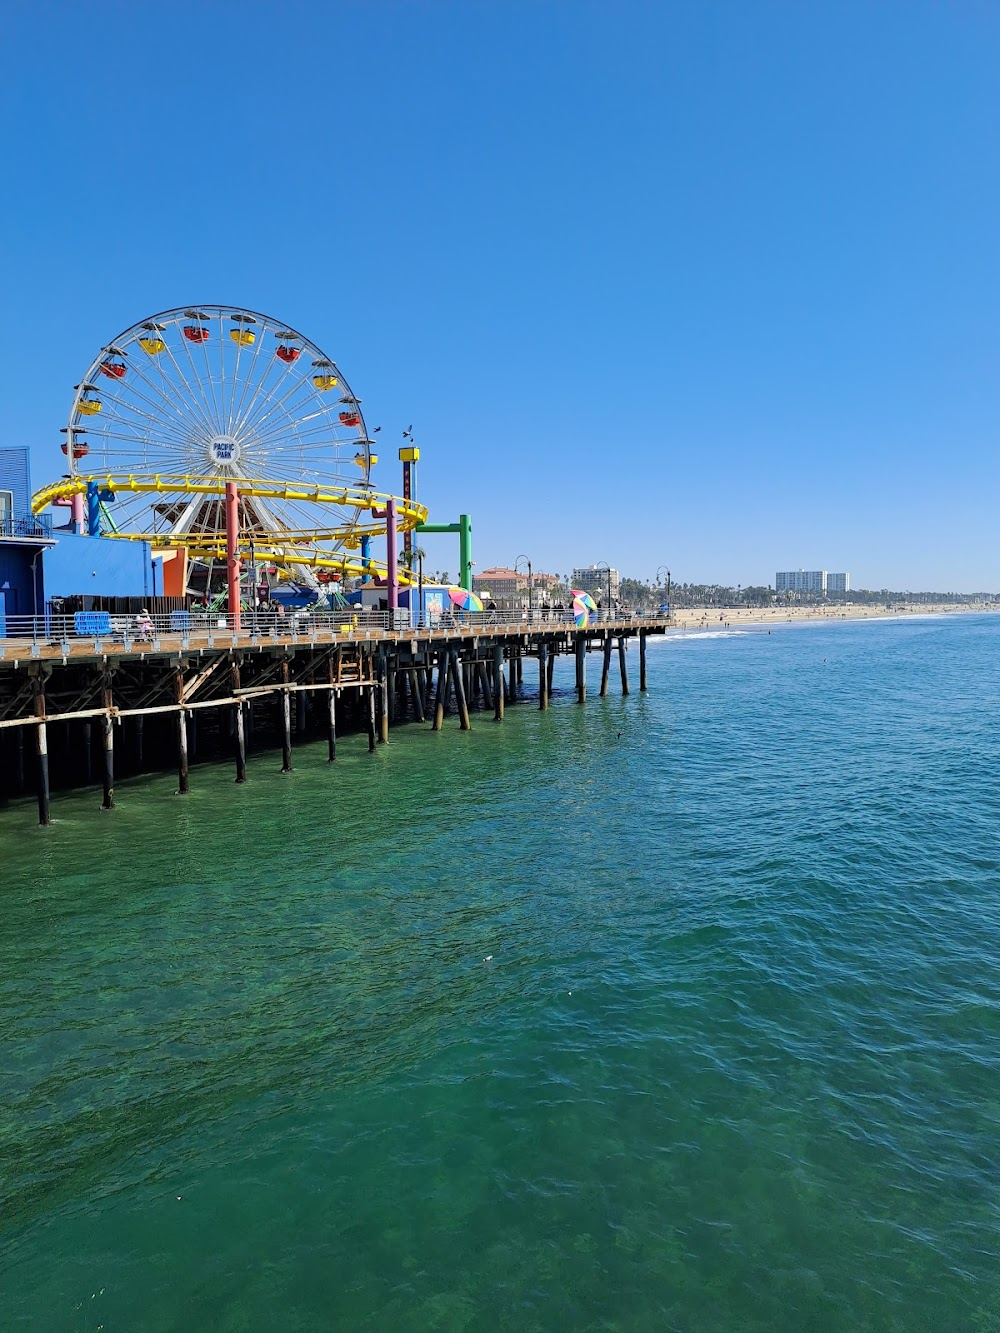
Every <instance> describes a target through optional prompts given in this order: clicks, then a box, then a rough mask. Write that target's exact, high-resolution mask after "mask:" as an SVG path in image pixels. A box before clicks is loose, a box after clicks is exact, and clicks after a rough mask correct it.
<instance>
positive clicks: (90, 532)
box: [73, 481, 101, 537]
mask: <svg viewBox="0 0 1000 1333" xmlns="http://www.w3.org/2000/svg"><path fill="white" fill-rule="evenodd" d="M98 490H99V487H98V485H97V482H96V481H88V482H87V536H88V537H99V536H100V535H101V500H100V496H99V495H98V494H97V492H98ZM73 498H74V500H75V499H76V496H74V497H73ZM74 517H75V516H74ZM81 517H82V515H81Z"/></svg>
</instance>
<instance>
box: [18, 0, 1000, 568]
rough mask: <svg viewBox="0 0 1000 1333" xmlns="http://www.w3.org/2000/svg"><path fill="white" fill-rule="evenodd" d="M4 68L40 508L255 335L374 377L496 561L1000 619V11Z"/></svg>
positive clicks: (550, 8) (232, 23)
mask: <svg viewBox="0 0 1000 1333" xmlns="http://www.w3.org/2000/svg"><path fill="white" fill-rule="evenodd" d="M0 51H2V55H0V62H2V63H0V75H2V78H0V98H2V102H3V105H2V121H3V125H4V158H3V160H4V179H5V184H6V187H7V188H6V189H5V191H4V195H5V198H4V201H3V203H2V205H0V208H2V213H0V243H2V246H3V255H4V259H5V263H4V293H5V297H6V300H5V311H6V317H5V319H4V321H3V327H2V329H0V343H2V347H0V351H2V365H3V367H4V371H5V374H4V400H3V401H4V405H5V408H6V419H5V423H4V426H5V429H4V437H5V442H6V443H8V444H20V443H30V444H31V446H32V449H33V460H34V461H33V478H34V481H35V483H36V484H41V483H42V482H43V481H45V480H47V479H49V478H50V477H51V476H55V475H58V474H59V473H60V472H61V471H62V468H61V466H60V464H61V463H62V461H63V460H62V456H61V455H60V454H59V451H58V450H59V441H60V438H61V437H60V436H59V427H60V426H62V425H64V424H65V421H66V417H67V414H68V411H69V406H70V398H71V389H72V386H73V385H74V384H75V383H76V382H77V381H78V379H79V377H80V375H81V374H82V373H83V370H84V369H85V368H86V366H87V365H88V364H89V362H90V360H91V358H92V357H93V355H94V354H95V353H96V351H97V349H98V348H99V347H100V346H102V345H103V344H105V343H106V342H107V341H109V340H110V339H111V338H112V337H113V336H114V334H115V333H117V332H119V331H120V330H122V329H124V328H126V327H127V326H129V325H131V324H132V323H134V322H135V321H137V320H139V319H141V318H142V317H143V316H144V315H147V314H151V313H153V312H155V311H157V310H160V309H165V308H171V307H176V306H183V305H187V304H190V303H207V302H222V303H228V304H233V305H239V306H245V307H246V308H248V309H257V310H261V311H264V312H267V313H271V314H274V315H277V316H279V317H280V318H282V319H284V320H287V321H288V322H289V323H290V324H292V325H293V326H295V327H297V328H300V329H301V330H302V331H303V332H305V333H306V334H307V335H308V336H309V337H311V338H312V339H313V340H314V341H315V342H316V343H318V344H319V345H320V346H321V347H322V348H324V349H325V350H326V351H327V352H328V353H329V354H330V355H332V356H333V357H335V358H336V359H337V360H338V361H339V362H340V364H341V365H342V367H343V369H344V372H345V374H346V375H347V376H348V377H349V379H350V381H351V384H352V386H353V387H354V389H355V391H356V392H357V393H359V394H360V395H361V396H362V397H363V398H364V400H365V410H366V413H367V415H368V421H369V425H370V426H372V425H378V424H381V425H382V427H383V432H382V438H383V439H384V440H386V441H387V442H388V443H389V445H391V446H393V447H392V448H388V449H387V448H383V450H382V461H381V462H380V464H379V467H378V469H377V471H376V474H375V475H376V480H377V482H378V484H379V485H380V486H381V487H382V488H384V489H398V480H397V475H396V474H397V470H398V464H396V463H395V462H394V452H395V445H396V444H398V443H400V442H401V441H400V440H399V438H398V437H399V433H400V432H401V430H402V428H403V427H404V426H406V425H409V424H410V423H411V422H412V423H414V433H415V435H416V437H417V440H418V442H419V443H420V445H421V447H422V461H421V472H420V493H421V498H422V499H424V500H425V501H426V502H427V503H428V504H429V505H430V507H431V510H432V518H433V519H435V520H437V521H448V520H450V519H452V518H454V517H457V514H458V513H459V511H460V510H467V511H468V512H470V513H471V514H472V516H473V522H474V555H475V558H476V560H477V562H478V563H479V564H480V565H481V566H485V565H487V564H491V563H497V562H504V563H506V562H509V561H512V560H513V558H514V556H516V555H517V554H518V553H520V552H526V553H528V554H529V555H530V556H531V557H532V559H533V561H534V563H535V565H536V567H539V568H546V569H550V570H558V571H563V570H565V569H567V568H569V567H570V566H571V565H573V564H575V563H590V562H596V561H601V560H607V561H609V562H610V563H611V564H614V565H617V566H618V567H619V568H621V569H622V570H623V571H624V572H626V573H630V574H634V575H636V576H639V577H652V576H653V574H654V572H655V570H656V568H657V566H659V565H661V564H667V565H669V566H670V568H671V570H672V572H673V576H674V578H675V579H679V580H682V581H683V580H699V581H700V580H710V581H719V582H731V583H736V582H741V583H744V584H746V583H758V582H770V581H772V580H773V577H774V571H775V569H776V568H794V567H798V566H803V565H804V566H806V567H809V568H815V567H822V568H827V569H833V570H840V569H848V570H850V571H851V573H852V575H853V576H854V580H855V582H856V583H857V584H861V585H866V586H871V587H881V586H884V585H885V586H889V587H898V588H906V587H912V588H917V587H922V588H926V587H936V588H946V587H954V588H964V589H972V588H998V587H1000V543H998V542H997V540H996V532H997V527H998V524H997V515H996V510H997V492H998V486H997V483H998V481H1000V461H998V459H1000V450H998V447H997V435H998V425H1000V411H998V409H1000V399H998V383H1000V380H998V365H1000V355H998V354H1000V330H998V316H1000V300H998V297H1000V282H998V278H1000V248H998V237H1000V216H998V213H1000V208H998V205H1000V177H998V172H997V162H998V160H1000V154H998V148H1000V142H998V140H1000V80H998V78H997V70H998V68H1000V9H997V7H996V6H995V5H992V4H987V3H985V2H983V3H976V2H975V0H949V2H946V0H935V2H934V3H931V2H929V0H905V2H901V3H889V2H888V0H884V2H881V3H880V2H879V0H866V2H865V3H852V0H837V3H822V2H821V0H815V2H814V3H809V4H802V3H801V2H800V0H795V2H794V3H793V2H792V0H788V2H787V3H777V2H771V0H754V3H746V0H697V3H695V2H694V0H692V2H691V3H667V2H666V0H665V2H664V3H660V4H652V3H651V4H640V3H629V0H618V3H610V0H608V2H606V3H600V4H598V3H587V0H575V2H574V3H558V2H553V3H546V2H545V0H532V2H531V3H519V2H518V0H508V2H507V3H504V4H492V3H475V2H474V0H462V2H461V3H446V2H445V0H441V2H440V3H431V2H430V0H427V2H426V3H418V2H416V0H414V2H411V3H398V2H393V0H385V3H380V2H379V0H360V2H359V3H328V4H325V5H312V4H306V3H299V2H298V0H289V2H288V3H284V4H280V5H279V4H275V3H268V4H264V3H257V2H256V0H243V2H242V3H228V2H227V0H217V2H215V3H200V4H194V3H187V2H185V0H179V2H178V3H173V4H170V5H138V4H134V3H132V4H121V3H116V2H115V0H105V2H104V3H101V4H97V3H93V4H89V3H88V4H79V3H76V2H74V3H45V2H44V0H32V3H22V2H21V0H7V3H6V4H5V5H4V6H3V8H2V11H0ZM432 540H433V542H434V545H433V546H431V545H430V543H431V541H432ZM449 543H450V539H447V538H436V539H428V542H427V543H426V544H427V545H428V548H429V550H430V553H431V561H432V564H439V565H441V566H448V567H453V566H454V564H455V552H454V551H453V550H452V547H451V545H450V544H449Z"/></svg>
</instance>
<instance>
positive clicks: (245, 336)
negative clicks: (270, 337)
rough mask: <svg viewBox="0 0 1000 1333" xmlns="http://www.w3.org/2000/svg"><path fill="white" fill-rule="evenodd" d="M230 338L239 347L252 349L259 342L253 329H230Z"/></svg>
mask: <svg viewBox="0 0 1000 1333" xmlns="http://www.w3.org/2000/svg"><path fill="white" fill-rule="evenodd" d="M229 336H230V338H232V340H233V342H234V343H235V344H236V345H237V347H251V346H252V345H253V344H254V343H255V342H256V341H257V335H256V333H254V331H253V329H230V330H229Z"/></svg>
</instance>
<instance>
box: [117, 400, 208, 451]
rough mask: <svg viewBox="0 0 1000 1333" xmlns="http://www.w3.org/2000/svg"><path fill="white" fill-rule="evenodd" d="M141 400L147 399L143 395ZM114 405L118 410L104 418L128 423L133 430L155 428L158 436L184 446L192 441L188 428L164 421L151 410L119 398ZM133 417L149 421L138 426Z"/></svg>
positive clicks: (122, 423) (123, 423)
mask: <svg viewBox="0 0 1000 1333" xmlns="http://www.w3.org/2000/svg"><path fill="white" fill-rule="evenodd" d="M143 401H144V402H146V401H148V400H147V399H146V398H145V397H143ZM115 407H116V408H117V409H118V410H117V411H116V412H114V413H108V415H107V417H106V418H105V420H106V421H108V422H116V423H118V424H120V425H128V426H131V427H132V428H133V429H134V430H153V429H155V431H156V433H157V435H158V436H159V437H160V438H162V439H164V440H165V441H169V442H170V443H172V444H182V445H185V446H186V445H188V444H190V443H191V442H192V441H191V433H190V431H189V430H184V429H183V428H182V427H181V426H178V425H175V424H174V423H173V422H167V421H164V420H163V418H162V417H157V416H156V415H155V414H154V413H152V412H145V411H143V409H142V408H141V407H137V406H136V405H135V404H134V403H132V402H125V401H121V400H120V401H117V402H116V403H115ZM102 415H103V414H102ZM134 417H139V418H142V420H143V421H146V422H149V423H150V424H149V425H148V426H140V425H139V423H138V422H137V421H135V420H133V418H134Z"/></svg>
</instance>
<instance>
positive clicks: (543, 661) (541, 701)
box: [538, 641, 549, 712]
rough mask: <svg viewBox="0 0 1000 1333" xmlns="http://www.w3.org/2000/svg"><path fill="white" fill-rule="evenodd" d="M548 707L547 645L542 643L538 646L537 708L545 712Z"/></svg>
mask: <svg viewBox="0 0 1000 1333" xmlns="http://www.w3.org/2000/svg"><path fill="white" fill-rule="evenodd" d="M548 706H549V645H548V644H547V643H545V642H544V641H543V642H541V643H540V644H539V645H538V707H539V708H540V709H541V710H542V712H544V711H545V709H546V708H548Z"/></svg>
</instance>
